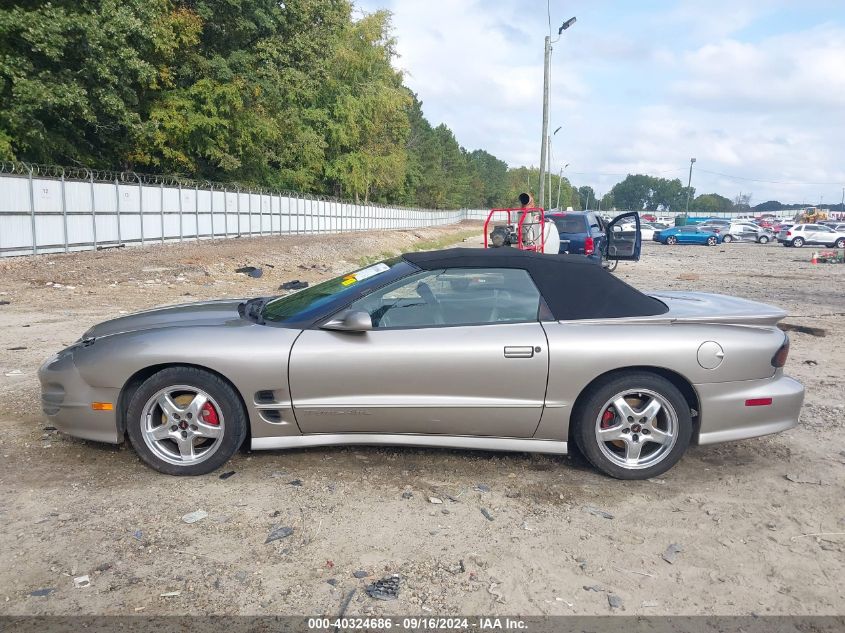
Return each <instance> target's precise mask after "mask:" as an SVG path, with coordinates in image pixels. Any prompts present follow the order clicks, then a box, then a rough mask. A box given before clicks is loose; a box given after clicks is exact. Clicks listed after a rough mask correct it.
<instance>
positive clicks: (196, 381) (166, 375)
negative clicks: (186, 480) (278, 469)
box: [126, 367, 247, 475]
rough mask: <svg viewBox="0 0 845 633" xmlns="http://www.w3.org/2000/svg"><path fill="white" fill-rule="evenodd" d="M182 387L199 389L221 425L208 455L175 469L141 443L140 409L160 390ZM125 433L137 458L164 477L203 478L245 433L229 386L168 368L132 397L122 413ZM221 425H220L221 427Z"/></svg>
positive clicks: (214, 377)
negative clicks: (208, 398)
mask: <svg viewBox="0 0 845 633" xmlns="http://www.w3.org/2000/svg"><path fill="white" fill-rule="evenodd" d="M175 385H186V386H190V387H195V388H197V389H201V390H202V391H204V392H205V393H207V394H208V395H209V396H211V398H213V400H214V402H215V404H217V405H218V407H219V408H220V414H221V415H222V418H223V420H224V421H225V425H224V426H223V428H222V437H220V438H219V440H216V441H217V442H219V444H218V446H217V447H216V449H215V450H214V451H213V452H212V454H211V455H210V456H209V457H208V458H207V459H205V460H204V461H201V462H199V463H195V464H189V465H178V464H173V463H170V462H168V461H165V460H164V459H162V458H161V457H159V456H158V455H156V454H155V453H154V452H153V451H152V450H151V449H150V447H149V446H147V443H146V442H145V440H144V431H143V428H142V425H143V424H144V417H145V413H144V408H145V406H147V404H148V402H149V401H150V399H151V398H152V397H153V396H154V395H155V394H156V393H158V392H160V391H161V390H163V389H167V388H169V387H172V386H175ZM126 420H127V423H126V431H127V433H128V435H129V441H130V442H131V443H132V447H133V448H134V449H135V452H136V453H137V454H138V457H140V458H141V460H142V461H143V462H144V463H145V464H147V465H148V466H150V467H152V468H154V469H155V470H157V471H159V472H161V473H165V474H167V475H205V474H207V473H210V472H212V471H214V470H216V469H217V468H219V467H220V466H222V465H223V464H225V463H226V462H227V461H229V458H231V457H232V455H234V454H235V452H236V451H237V450H238V449H239V448H240V446H241V444H243V441H244V438H245V437H246V431H247V417H246V413H245V411H244V408H243V405H242V404H241V400H240V398H239V397H238V394H237V393H236V392H235V390H234V389H233V388H232V386H231V385H230V384H229V383H228V382H226V381H225V380H223V379H222V378H220V377H219V376H217V375H216V374H213V373H211V372H208V371H205V370H202V369H198V368H195V367H168V368H167V369H162V370H161V371H159V372H156V373H155V374H153V375H152V376H150V377H149V378H147V379H146V380H145V381H144V382H143V383H142V384H141V386H140V387H138V389H137V390H136V391H135V393H134V394H133V395H132V398H131V400H130V401H129V406H128V407H127V410H126ZM221 424H222V423H221Z"/></svg>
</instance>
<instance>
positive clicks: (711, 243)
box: [707, 235, 719, 246]
mask: <svg viewBox="0 0 845 633" xmlns="http://www.w3.org/2000/svg"><path fill="white" fill-rule="evenodd" d="M718 243H719V240H717V239H716V238H715V237H714V236H712V235H711V236H710V237H708V238H707V246H716V244H718Z"/></svg>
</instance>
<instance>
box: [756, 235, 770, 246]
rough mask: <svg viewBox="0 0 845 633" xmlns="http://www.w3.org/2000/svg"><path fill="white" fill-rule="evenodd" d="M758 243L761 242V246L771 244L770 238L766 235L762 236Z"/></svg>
mask: <svg viewBox="0 0 845 633" xmlns="http://www.w3.org/2000/svg"><path fill="white" fill-rule="evenodd" d="M757 241H758V242H760V244H768V243H769V238H768V237H766V236H765V235H761V236H760V239H758V240H757Z"/></svg>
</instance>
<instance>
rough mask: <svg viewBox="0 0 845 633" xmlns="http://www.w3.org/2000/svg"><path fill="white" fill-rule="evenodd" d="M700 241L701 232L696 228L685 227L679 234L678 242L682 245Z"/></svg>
mask: <svg viewBox="0 0 845 633" xmlns="http://www.w3.org/2000/svg"><path fill="white" fill-rule="evenodd" d="M699 239H700V237H699V231H698V229H697V228H695V227H694V226H685V227H683V228H681V230H680V231H679V232H678V242H680V243H681V244H690V243H692V242H697V241H698V240H699Z"/></svg>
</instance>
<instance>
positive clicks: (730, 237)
mask: <svg viewBox="0 0 845 633" xmlns="http://www.w3.org/2000/svg"><path fill="white" fill-rule="evenodd" d="M722 241H723V242H725V243H727V244H730V243H731V242H733V241H734V238H733V235H726V236H725V237H723V238H722Z"/></svg>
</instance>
